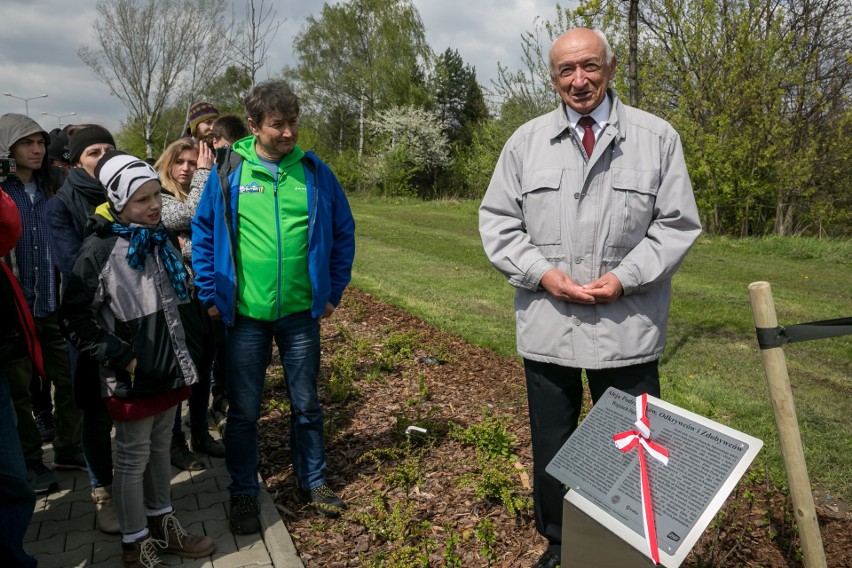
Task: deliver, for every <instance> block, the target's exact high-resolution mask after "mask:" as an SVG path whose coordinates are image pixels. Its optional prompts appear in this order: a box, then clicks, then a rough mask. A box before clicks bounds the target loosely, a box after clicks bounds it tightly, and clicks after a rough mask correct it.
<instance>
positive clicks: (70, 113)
mask: <svg viewBox="0 0 852 568" xmlns="http://www.w3.org/2000/svg"><path fill="white" fill-rule="evenodd" d="M41 114H43V115H45V116H52V117H53V118H55V119H56V120H58V121H59V128H62V119H63V118H65V117H66V116H74V115H75V114H77V113H76V112H69V113H66V114H53V113H52V112H42V113H41Z"/></svg>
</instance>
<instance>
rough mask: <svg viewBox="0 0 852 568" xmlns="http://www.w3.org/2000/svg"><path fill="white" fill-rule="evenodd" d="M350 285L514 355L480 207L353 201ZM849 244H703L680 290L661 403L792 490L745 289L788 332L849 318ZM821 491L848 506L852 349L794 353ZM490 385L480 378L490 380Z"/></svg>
mask: <svg viewBox="0 0 852 568" xmlns="http://www.w3.org/2000/svg"><path fill="white" fill-rule="evenodd" d="M351 202H352V207H353V211H354V213H355V219H356V223H357V252H356V262H355V268H354V272H353V276H354V278H353V285H354V286H357V287H358V288H361V289H363V290H365V291H368V292H370V293H372V294H374V295H376V296H377V297H379V298H380V299H383V300H385V301H388V302H390V303H392V304H395V305H397V306H399V307H401V308H403V309H405V310H407V311H409V312H411V313H413V314H415V315H417V316H419V317H421V318H423V319H424V320H426V321H428V322H429V323H431V324H432V325H435V326H437V327H440V328H442V329H446V330H448V331H451V332H453V333H456V334H458V335H460V336H462V337H463V338H465V339H466V340H468V341H470V342H472V343H475V344H478V345H482V346H485V347H488V348H490V349H493V350H494V351H496V352H497V353H500V354H502V355H507V356H511V355H514V354H515V327H514V313H513V309H512V297H513V290H512V288H511V286H509V285H508V284H507V283H506V281H505V279H504V278H503V277H502V276H501V275H500V274H499V273H498V272H497V271H496V270H494V269H493V268H492V267H491V265H490V264H489V262H488V260H487V259H486V258H485V255H484V253H483V252H482V246H481V242H480V240H479V233H478V230H477V207H478V203H477V202H473V201H439V202H422V201H416V200H379V199H369V198H363V197H358V196H355V197H353V198H352V199H351ZM850 269H852V241H850V240H848V239H847V240H840V239H829V240H817V239H809V238H768V239H742V240H737V239H727V238H703V237H702V238H701V239H699V242H698V243H696V245H695V247H694V248H693V250H692V251H691V252H690V253H689V256H688V257H687V259H686V261H685V262H684V264H683V266H682V267H681V269H680V271H679V272H678V274H677V275H676V276H675V279H674V281H673V290H674V292H673V300H672V306H671V317H670V320H669V340H668V347H667V350H666V353H665V355H664V356H663V359H662V365H661V372H662V383H663V396H664V397H665V398H666V399H667V400H668V401H670V402H672V403H674V404H677V405H679V406H682V407H684V408H687V409H689V410H691V411H693V412H697V413H699V414H702V415H704V416H707V417H709V418H711V419H713V420H717V421H719V422H722V423H725V424H728V425H730V426H732V427H733V428H736V429H739V430H742V431H744V432H747V433H749V434H751V435H753V436H756V437H758V438H761V439H762V440H764V442H765V443H766V446H765V450H764V451H763V452H762V453H761V457H760V458H759V463H761V464H765V465H766V467H767V468H768V470H769V471H770V474H771V476H772V478H773V480H774V481H776V482H777V483H779V484H780V485H782V486H783V485H784V481H783V464H782V461H781V457H780V449H779V447H778V442H777V435H776V432H775V422H774V417H773V414H772V408H771V405H770V402H769V397H768V392H767V386H766V380H765V376H764V373H763V367H762V365H761V360H760V352H759V349H758V347H757V341H756V339H755V334H754V321H753V319H752V315H751V308H750V304H749V296H748V290H747V287H748V284H749V283H751V282H753V281H757V280H766V281H768V282H770V284H771V285H772V291H773V295H774V299H775V304H776V308H777V311H778V319H779V322H780V324H781V325H791V324H795V323H802V322H808V321H814V320H821V319H830V318H836V317H845V316H850V315H852V286H850V284H849V277H850V273H852V271H850ZM784 351H785V353H786V356H787V363H788V367H789V370H790V376H791V383H792V385H793V391H794V396H795V400H796V407H797V410H798V415H799V423H800V425H801V429H802V436H803V441H804V445H805V454H806V458H807V460H808V466H809V470H810V474H811V479H812V482H813V483H814V485H815V487H821V488H825V489H826V490H828V491H831V492H832V494H833V495H835V496H840V497H842V498H845V499H847V500H849V499H850V498H852V465H850V464H852V460H850V459H849V457H848V456H850V455H852V453H850V452H852V419H850V412H849V408H848V407H849V401H850V400H852V378H851V377H852V337H848V336H847V337H844V338H834V339H826V340H820V341H812V342H806V343H797V344H791V345H788V346H786V347H785V348H784ZM486 379H487V378H485V377H483V380H486Z"/></svg>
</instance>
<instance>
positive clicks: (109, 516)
mask: <svg viewBox="0 0 852 568" xmlns="http://www.w3.org/2000/svg"><path fill="white" fill-rule="evenodd" d="M70 136H71V137H70V140H69V143H68V159H69V160H70V161H71V163H72V164H73V167H72V168H71V170H70V171H69V173H68V178H67V179H66V180H65V183H64V184H63V185H62V187H61V188H60V189H59V192H58V193H57V194H56V198H55V199H51V200H50V201H49V202H48V204H47V218H48V222H49V224H50V227H51V231H50V244H51V247H52V250H53V264H54V265H55V266H56V268H57V269H58V270H59V271H60V273H61V274H62V282H63V288H64V287H65V286H66V285H67V283H68V280H69V279H70V277H71V273H72V270H73V268H74V260H75V259H76V258H77V252H78V251H79V250H80V246H81V245H82V244H83V239H84V238H85V237H86V235H87V234H88V233H89V232H91V228H90V227H89V218H90V217H91V216H92V215H93V214H94V213H95V209H96V208H97V207H98V206H100V205H103V204H104V203H106V201H107V198H106V194H105V193H104V190H103V187H101V185H100V183H99V182H98V180H97V179H96V178H95V166H97V164H98V160H100V158H101V156H103V155H104V154H106V153H107V152H109V151H111V150H115V140H114V139H113V137H112V134H110V132H109V131H108V130H107V129H106V128H104V127H102V126H99V125H97V124H83V125H78V126H76V127H74V128H73V129H71V130H70ZM68 354H69V358H70V361H71V377H72V381H73V384H74V398H75V400H76V403H77V406H78V407H79V408H81V409H82V411H83V428H82V436H81V441H82V448H83V457H84V459H85V461H86V467H87V469H88V472H89V481H90V483H91V485H92V501H93V502H94V503H95V518H96V521H97V527H98V529H99V530H100V531H101V532H104V533H107V534H118V533H119V527H118V517H117V516H116V512H115V506H114V505H113V501H112V478H113V468H112V466H113V464H112V445H111V444H112V441H111V437H110V432H111V431H112V427H113V423H112V418H110V416H109V413H108V412H107V409H106V406H104V403H103V399H102V398H101V397H100V394H99V392H100V391H99V389H98V385H97V381H96V380H94V378H95V377H97V376H98V365H97V361H96V360H95V359H93V358H91V357H86V356H85V355H82V354H81V353H80V352H79V351H77V349H75V348H74V346H73V345H70V344H69V347H68Z"/></svg>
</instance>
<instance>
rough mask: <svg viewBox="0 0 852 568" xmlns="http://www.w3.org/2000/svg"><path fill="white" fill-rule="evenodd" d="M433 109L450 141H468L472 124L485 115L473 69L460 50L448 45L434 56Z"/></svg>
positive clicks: (482, 98)
mask: <svg viewBox="0 0 852 568" xmlns="http://www.w3.org/2000/svg"><path fill="white" fill-rule="evenodd" d="M433 82H434V88H435V108H436V109H437V111H438V116H439V118H440V119H441V122H442V123H443V124H444V131H445V132H446V133H447V137H448V138H449V140H450V142H452V143H456V142H458V143H459V144H462V145H467V144H470V141H471V137H472V129H473V126H474V125H475V124H476V123H477V122H479V121H481V120H484V119H486V118H488V107H487V105H486V104H485V96H484V95H483V93H482V88H481V87H480V86H479V83H478V82H477V80H476V70H474V68H473V67H471V66H470V65H465V64H464V61H463V60H462V58H461V55H459V52H458V51H456V50H455V49H452V48H449V47H448V48H447V49H446V50H445V51H444V53H442V54H441V55H439V56H437V57H436V58H435V66H434V73H433Z"/></svg>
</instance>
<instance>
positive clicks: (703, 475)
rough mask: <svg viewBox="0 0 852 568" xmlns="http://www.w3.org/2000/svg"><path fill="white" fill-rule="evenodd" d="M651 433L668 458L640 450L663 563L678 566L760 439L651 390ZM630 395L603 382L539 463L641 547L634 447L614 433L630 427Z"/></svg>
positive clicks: (593, 513)
mask: <svg viewBox="0 0 852 568" xmlns="http://www.w3.org/2000/svg"><path fill="white" fill-rule="evenodd" d="M647 416H648V420H649V422H650V427H651V435H650V438H649V439H650V440H651V441H653V442H655V443H657V444H659V445H660V446H662V447H663V448H665V449H666V450H668V452H669V462H668V465H664V464H662V463H660V462H658V461H657V460H654V459H650V458H648V456H647V455H646V463H647V469H648V478H649V484H650V490H651V497H652V501H653V510H654V521H655V523H656V528H657V544H658V547H659V552H660V562H661V564H662V565H664V566H667V567H670V568H673V567H677V566H680V564H681V562H683V559H684V558H685V557H686V555H687V554H688V553H689V551H690V550H691V549H692V547H693V546H694V545H695V543H696V541H697V540H698V538H699V537H700V536H701V534H702V533H703V532H704V530H705V529H706V528H707V525H709V524H710V521H712V520H713V517H714V516H715V515H716V513H717V512H718V511H719V509H720V508H721V506H722V504H723V503H724V502H725V499H727V497H728V495H729V494H730V493H731V491H732V490H733V489H734V487H735V486H736V484H737V482H738V481H739V479H740V478H741V477H742V476H743V474H744V473H745V471H746V469H747V468H748V466H749V465H750V464H751V462H752V461H753V460H754V458H755V456H756V455H757V452H758V451H760V448H761V447H762V446H763V442H762V441H761V440H758V439H757V438H754V437H752V436H748V435H746V434H743V433H741V432H738V431H736V430H734V429H732V428H729V427H727V426H724V425H723V424H719V423H716V422H713V421H712V420H708V419H706V418H704V417H702V416H699V415H697V414H694V413H692V412H689V411H687V410H684V409H682V408H678V407H677V406H674V405H672V404H669V403H667V402H665V401H662V400H660V399H658V398H654V397H651V396H649V397H648V410H647ZM635 421H636V404H635V397H633V396H631V395H629V394H626V393H624V392H621V391H619V390H616V389H613V388H610V389H608V390H607V391H606V393H604V395H603V396H602V397H601V399H600V400H599V401H598V403H597V404H595V405H594V407H592V410H591V411H590V412H589V414H588V416H586V418H585V419H584V420H583V421H582V422H581V423H580V425H579V427H578V428H577V430H575V431H574V433H573V434H572V435H571V437H570V438H569V439H568V441H567V442H566V443H565V445H564V446H563V447H562V449H561V450H560V451H559V452H558V453H557V454H556V457H554V458H553V460H552V461H551V462H550V464H549V465H548V466H547V469H546V471H547V472H548V473H549V474H551V475H553V476H554V477H556V478H557V479H558V480H560V481H561V482H562V483H563V484H564V485H566V486H567V487H569V488H570V491H568V493H567V494H566V496H565V499H566V500H568V501H569V502H571V503H572V504H574V505H575V506H577V507H578V508H579V509H581V510H582V511H583V512H585V513H586V514H587V515H589V516H590V517H591V518H593V519H594V520H596V521H597V522H599V523H600V524H601V525H603V526H605V527H606V528H607V529H609V530H610V531H612V532H614V533H616V534H617V535H618V536H619V537H621V538H622V539H623V540H624V541H625V542H627V543H628V544H630V545H631V546H633V547H634V548H636V549H638V550H640V551H641V552H642V553H643V554H646V555H647V554H648V544H647V542H646V539H645V533H644V528H643V523H642V500H641V483H640V472H639V457H638V455H637V451H636V450H633V451H630V452H628V453H622V451H621V450H619V449H618V448H617V447H616V446H615V443H614V442H613V436H614V435H615V434H618V433H620V432H624V431H627V430H632V429H634V426H633V423H634V422H635Z"/></svg>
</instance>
